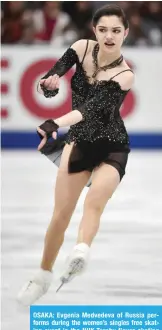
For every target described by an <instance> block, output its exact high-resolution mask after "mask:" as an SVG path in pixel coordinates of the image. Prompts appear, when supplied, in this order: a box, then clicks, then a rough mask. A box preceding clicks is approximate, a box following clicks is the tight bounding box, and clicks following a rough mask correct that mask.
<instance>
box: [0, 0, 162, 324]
mask: <svg viewBox="0 0 162 330" xmlns="http://www.w3.org/2000/svg"><path fill="white" fill-rule="evenodd" d="M114 2H115V3H118V4H120V6H121V7H122V8H123V9H124V11H125V12H126V15H127V17H128V20H129V25H130V33H129V36H128V38H127V39H126V41H125V43H124V45H123V50H122V53H123V55H124V57H125V59H126V60H127V62H128V64H129V65H130V67H131V68H132V69H133V70H134V72H135V83H134V86H133V88H132V89H131V91H130V92H129V93H128V95H127V97H126V99H125V101H124V103H123V105H122V107H121V115H122V117H123V119H124V122H125V125H126V128H127V130H128V133H129V136H130V141H131V147H132V152H131V153H130V156H129V161H128V165H127V170H126V176H125V177H124V179H123V180H122V182H121V184H120V186H119V187H118V189H117V191H116V192H115V194H114V196H113V198H112V199H111V200H110V201H109V203H108V204H107V206H106V209H105V212H104V214H103V216H102V221H101V226H100V232H99V234H98V235H97V237H96V240H95V241H94V243H93V246H92V257H91V258H92V259H91V263H90V265H89V270H88V272H87V273H86V274H85V275H84V276H83V278H78V279H76V280H75V281H74V282H73V283H70V284H68V285H67V286H65V288H63V289H62V291H60V293H59V294H57V295H55V288H56V287H55V284H53V286H52V288H51V290H50V291H49V293H48V294H47V295H46V296H45V297H44V298H42V299H41V300H40V301H39V302H38V303H39V304H97V303H98V296H100V297H102V299H101V301H102V303H103V304H107V305H111V304H116V305H120V304H121V305H124V304H125V305H131V304H136V305H138V304H143V305H144V304H145V305H146V304H148V305H154V304H160V305H161V304H162V279H161V276H160V274H161V273H162V223H161V221H162V206H161V201H162V189H161V182H162V171H161V169H162V97H161V93H162V83H161V82H162V80H161V77H162V60H161V59H162V2H160V1H149V2H148V1H138V2H136V1H120V2H116V1H113V3H114ZM108 3H111V2H109V1H2V2H1V43H2V46H1V147H2V167H1V169H2V299H3V304H2V327H3V330H10V329H12V330H17V329H21V328H22V327H23V329H24V330H27V329H29V317H28V312H26V314H24V313H22V312H20V311H18V309H17V305H16V300H15V299H16V295H17V292H18V290H19V289H20V286H21V285H22V284H23V283H24V281H25V280H27V279H28V278H29V276H31V273H33V272H35V270H36V269H37V268H38V266H39V261H40V258H41V253H42V247H43V240H44V234H45V231H46V228H47V225H48V223H49V221H50V218H51V214H52V211H53V187H54V185H55V179H56V175H57V168H56V166H54V165H53V164H52V163H51V162H49V160H48V159H47V158H45V157H44V156H42V155H41V154H39V153H38V152H37V145H38V143H39V139H38V137H37V134H36V127H37V126H38V125H39V124H40V123H42V122H43V121H44V120H45V119H47V118H56V117H58V116H61V115H63V114H65V113H67V112H68V111H70V110H71V91H70V79H71V77H72V75H73V73H74V70H75V68H72V69H71V70H69V72H68V73H67V74H66V75H65V76H64V77H62V78H61V86H60V92H59V94H58V95H57V96H56V97H55V98H53V99H45V98H44V97H43V96H42V95H40V94H38V93H37V91H36V85H37V82H38V80H39V79H40V77H41V76H43V75H44V73H46V72H47V71H48V70H49V68H51V67H52V66H53V64H54V63H56V61H57V60H58V58H59V57H61V56H62V54H63V53H64V51H65V50H66V49H67V48H68V47H69V46H70V45H71V44H72V43H73V42H75V41H76V40H78V39H80V38H91V39H94V35H93V32H92V25H91V18H92V15H93V13H94V11H95V10H96V9H97V8H99V7H100V6H102V5H105V4H108ZM62 133H63V132H62V131H60V134H62ZM87 189H88V188H85V189H84V191H83V193H82V194H81V197H80V199H79V201H78V204H77V207H76V210H75V213H74V215H73V217H72V222H71V225H70V227H69V229H68V231H67V235H66V241H65V243H64V246H63V248H62V249H61V251H60V254H59V257H58V261H57V263H56V271H55V272H54V276H55V277H56V279H57V278H58V277H57V276H58V274H59V271H60V268H61V265H63V261H64V259H65V256H66V255H67V254H68V253H69V252H70V249H71V248H72V246H73V244H74V243H75V240H76V231H77V228H78V223H79V220H80V219H81V216H82V209H83V203H84V198H85V195H86V193H87ZM106 251H107V252H106ZM56 282H57V281H56Z"/></svg>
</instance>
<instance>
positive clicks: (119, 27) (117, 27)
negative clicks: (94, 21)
mask: <svg viewBox="0 0 162 330" xmlns="http://www.w3.org/2000/svg"><path fill="white" fill-rule="evenodd" d="M98 27H100V28H101V27H102V28H105V29H107V26H103V25H99V26H98ZM112 29H121V26H113V27H112Z"/></svg>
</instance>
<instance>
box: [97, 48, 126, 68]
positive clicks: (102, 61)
mask: <svg viewBox="0 0 162 330" xmlns="http://www.w3.org/2000/svg"><path fill="white" fill-rule="evenodd" d="M120 56H121V52H120V50H119V51H117V52H114V53H112V54H107V53H106V52H104V51H102V50H101V49H99V51H98V56H97V58H98V66H99V67H102V66H105V65H109V64H110V63H112V62H114V61H115V60H117V59H118V58H119V57H120Z"/></svg>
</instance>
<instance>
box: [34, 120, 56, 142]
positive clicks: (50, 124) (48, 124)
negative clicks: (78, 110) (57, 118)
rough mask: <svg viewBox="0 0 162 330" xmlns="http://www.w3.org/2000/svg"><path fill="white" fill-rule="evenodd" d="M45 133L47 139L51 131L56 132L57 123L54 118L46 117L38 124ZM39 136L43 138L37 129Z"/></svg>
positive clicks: (50, 135)
mask: <svg viewBox="0 0 162 330" xmlns="http://www.w3.org/2000/svg"><path fill="white" fill-rule="evenodd" d="M39 127H40V128H41V129H42V130H43V131H44V132H45V133H46V136H47V140H48V139H49V138H51V137H52V133H53V132H57V131H58V128H59V125H57V124H56V123H55V122H54V120H52V119H48V120H46V121H45V122H44V123H43V124H42V125H40V126H39ZM37 133H38V135H39V137H40V138H41V140H42V139H43V136H42V135H41V134H40V133H39V132H38V131H37Z"/></svg>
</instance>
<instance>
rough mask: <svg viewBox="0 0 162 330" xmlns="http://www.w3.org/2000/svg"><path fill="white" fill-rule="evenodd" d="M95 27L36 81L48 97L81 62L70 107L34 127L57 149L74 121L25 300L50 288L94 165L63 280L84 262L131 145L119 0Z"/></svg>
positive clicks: (129, 80)
mask: <svg viewBox="0 0 162 330" xmlns="http://www.w3.org/2000/svg"><path fill="white" fill-rule="evenodd" d="M93 30H94V33H95V36H96V41H93V40H79V41H77V42H75V43H74V44H73V45H72V46H71V47H70V48H68V49H67V51H66V52H65V53H64V55H63V56H62V57H61V58H60V59H59V60H58V62H57V63H56V64H55V65H54V66H53V67H52V69H50V70H49V72H48V73H47V74H46V75H45V76H44V77H43V78H42V79H41V80H40V82H39V85H38V91H39V92H40V93H43V94H44V96H45V97H47V98H48V97H54V96H55V95H56V94H57V93H58V92H59V80H60V77H61V76H63V75H64V74H65V73H66V72H67V71H68V70H69V69H70V68H71V67H72V66H73V65H74V64H75V65H76V71H75V73H74V75H73V77H72V80H71V89H72V109H73V111H71V112H70V113H68V114H66V115H64V116H62V117H60V118H57V119H56V120H52V119H49V120H47V121H45V122H44V123H43V124H42V125H40V126H39V127H38V128H37V132H38V134H39V136H40V138H41V141H40V144H39V146H38V150H39V151H40V152H41V153H42V154H44V155H46V156H49V155H50V154H52V153H53V152H54V154H55V152H56V150H57V147H58V145H59V143H60V142H59V143H58V141H59V139H58V137H57V131H58V128H60V127H67V126H70V129H69V131H68V134H67V136H66V141H65V143H64V146H63V149H62V152H61V162H60V165H59V168H58V174H57V179H56V186H55V194H54V196H55V197H54V210H53V214H52V219H51V222H50V224H49V227H48V229H47V232H46V236H45V242H44V251H43V256H42V260H41V264H40V269H39V270H38V272H37V273H36V274H35V276H33V278H31V279H30V281H29V282H28V283H26V284H25V286H24V287H23V288H22V289H21V291H20V292H19V294H18V300H19V302H21V303H22V304H24V305H31V304H33V303H34V302H35V301H37V300H38V299H39V298H40V297H41V296H42V295H44V294H45V293H46V292H47V290H48V289H49V286H50V284H51V282H52V278H53V276H52V272H53V266H54V262H55V260H56V257H57V255H58V252H59V250H60V248H61V246H62V244H63V241H64V234H65V231H66V229H67V228H68V225H69V222H70V219H71V217H72V214H73V211H74V209H75V206H76V203H77V201H78V199H79V196H80V194H81V192H82V190H83V188H84V187H85V185H86V184H87V182H88V181H89V179H90V177H91V175H92V173H93V175H92V183H91V185H90V187H89V188H88V192H87V195H86V198H85V201H84V207H83V215H82V219H81V222H80V226H79V231H78V236H77V241H76V245H75V246H74V248H73V250H72V251H71V254H70V256H69V258H68V260H67V264H66V265H65V270H64V272H63V274H62V276H61V277H60V280H61V283H65V282H68V281H70V280H71V279H73V277H75V276H76V275H79V274H81V273H82V272H83V271H84V270H85V268H86V265H87V262H88V259H89V252H90V247H91V244H92V242H93V240H94V238H95V236H96V234H97V232H98V230H99V225H100V218H101V215H102V213H103V211H104V208H105V206H106V204H107V202H108V201H109V199H110V198H111V197H112V195H113V193H114V191H115V190H116V188H117V186H118V185H119V183H120V181H121V180H122V178H123V176H124V174H125V168H126V164H127V160H128V154H129V152H130V145H129V137H128V134H127V131H126V128H125V126H124V123H123V120H122V118H121V116H120V112H119V110H120V107H121V104H122V102H123V100H124V98H125V96H126V95H127V93H128V92H129V90H130V88H131V87H132V84H133V81H134V74H133V72H132V71H131V69H130V68H129V67H128V65H127V63H126V61H125V60H124V58H123V56H122V54H121V46H122V44H123V41H124V40H125V38H126V37H127V35H128V30H129V28H128V21H127V19H126V17H125V14H124V12H123V10H122V9H121V8H120V7H118V6H117V5H114V4H111V5H107V6H104V7H102V8H100V9H99V10H97V12H96V13H95V14H94V17H93ZM51 138H52V139H51ZM57 144H58V145H57Z"/></svg>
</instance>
